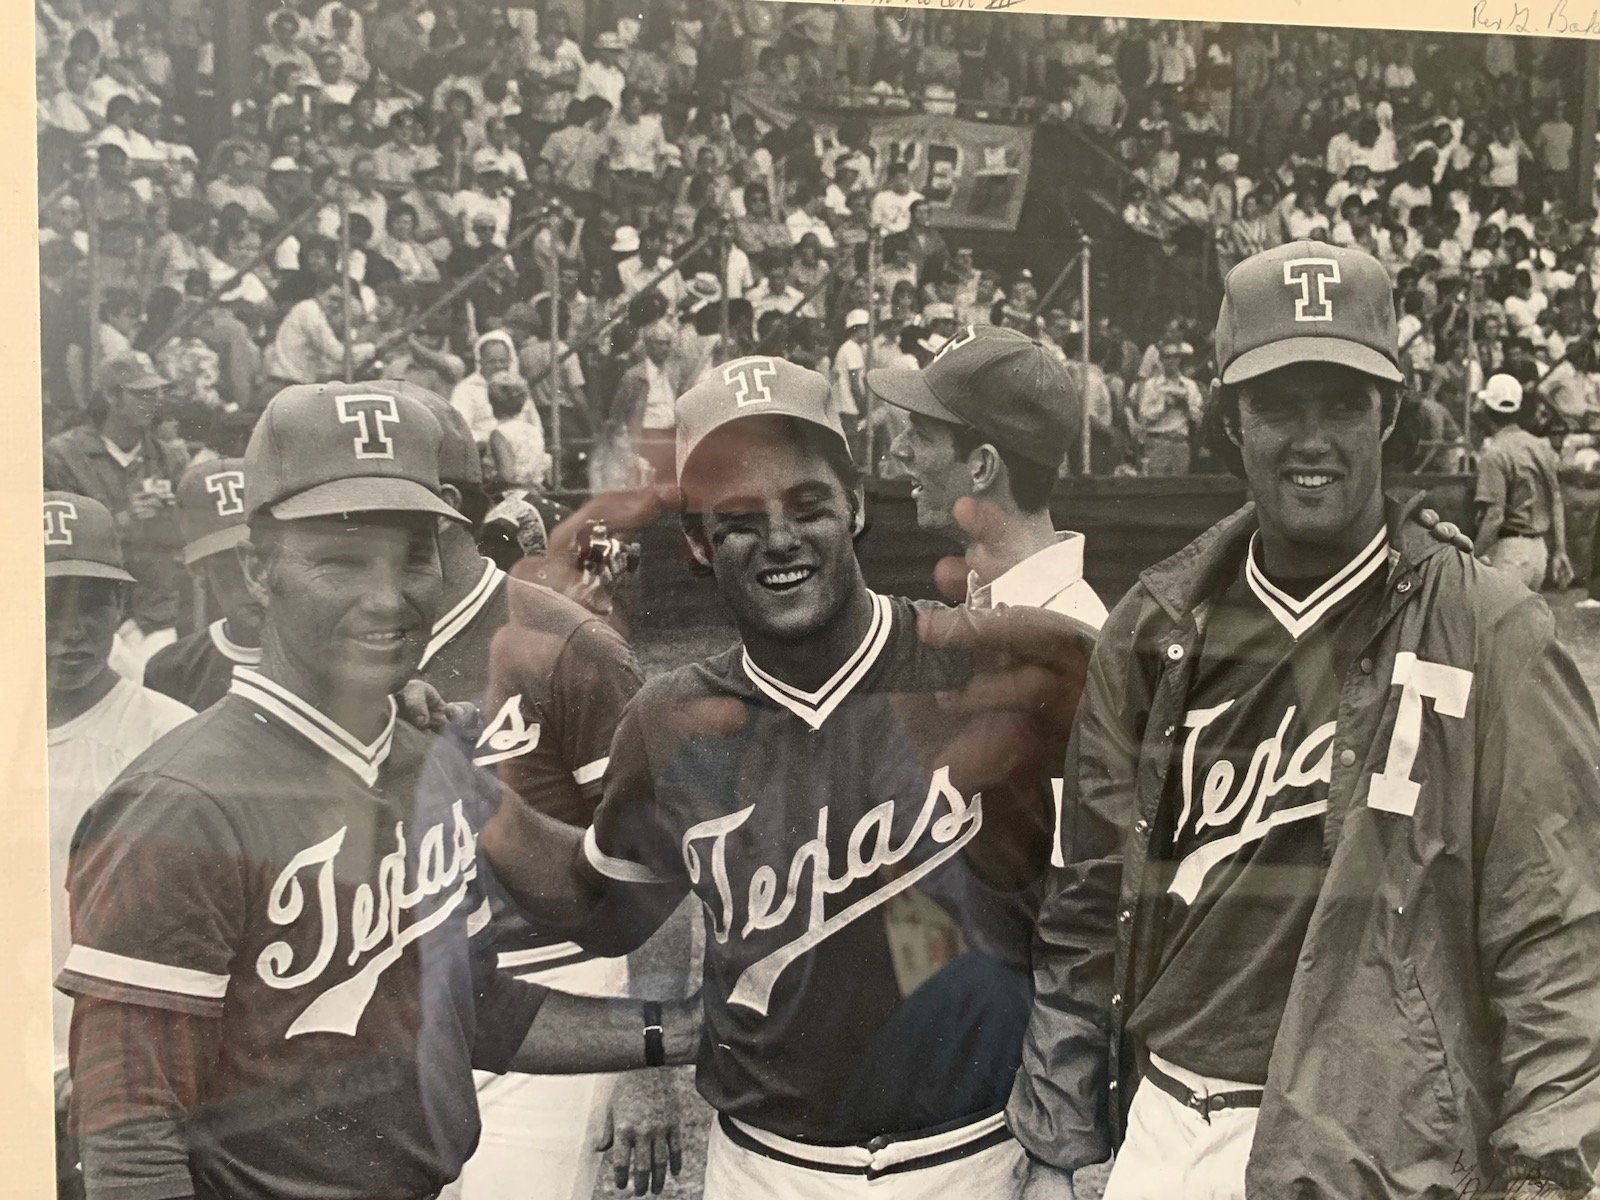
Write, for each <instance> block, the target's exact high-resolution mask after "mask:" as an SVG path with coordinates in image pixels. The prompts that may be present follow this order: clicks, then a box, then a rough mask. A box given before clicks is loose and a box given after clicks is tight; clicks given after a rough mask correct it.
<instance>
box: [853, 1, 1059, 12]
mask: <svg viewBox="0 0 1600 1200" xmlns="http://www.w3.org/2000/svg"><path fill="white" fill-rule="evenodd" d="M1027 2H1028V0H872V3H873V4H874V5H876V6H877V7H879V8H940V9H960V10H962V11H964V12H965V11H973V12H1000V11H1001V10H1003V9H1007V8H1016V7H1018V6H1019V5H1022V4H1026V3H1027ZM834 3H835V4H858V3H860V0H834Z"/></svg>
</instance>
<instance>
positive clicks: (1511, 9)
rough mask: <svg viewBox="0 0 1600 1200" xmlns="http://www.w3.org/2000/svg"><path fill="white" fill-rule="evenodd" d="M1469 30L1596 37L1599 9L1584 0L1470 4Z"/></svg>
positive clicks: (1599, 25) (1477, 0) (1508, 0)
mask: <svg viewBox="0 0 1600 1200" xmlns="http://www.w3.org/2000/svg"><path fill="white" fill-rule="evenodd" d="M1472 28H1474V29H1486V30H1492V31H1498V32H1500V33H1532V34H1541V35H1549V34H1559V35H1564V36H1571V37H1600V5H1593V4H1591V3H1586V2H1585V0H1530V3H1527V4H1523V3H1520V0H1473V4H1472Z"/></svg>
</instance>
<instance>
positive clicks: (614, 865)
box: [583, 825, 665, 883]
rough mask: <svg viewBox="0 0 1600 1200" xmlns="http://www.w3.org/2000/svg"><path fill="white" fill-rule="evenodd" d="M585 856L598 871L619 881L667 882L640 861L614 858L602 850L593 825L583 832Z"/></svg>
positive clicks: (608, 877)
mask: <svg viewBox="0 0 1600 1200" xmlns="http://www.w3.org/2000/svg"><path fill="white" fill-rule="evenodd" d="M583 856H584V858H586V859H587V860H588V862H589V865H590V866H591V867H593V868H594V869H595V870H596V871H598V872H600V874H602V875H604V876H605V877H606V878H607V879H615V880H616V881H617V882H618V883H664V882H665V880H662V879H660V878H658V877H657V876H656V875H655V874H654V873H653V872H652V871H651V870H650V869H649V868H648V867H641V866H640V865H639V864H638V863H631V862H629V861H628V860H627V859H625V858H612V857H611V856H610V855H609V854H607V853H605V852H604V851H603V850H601V849H600V843H599V842H598V841H596V840H595V836H594V826H593V825H591V826H589V828H588V829H587V830H585V831H584V834H583Z"/></svg>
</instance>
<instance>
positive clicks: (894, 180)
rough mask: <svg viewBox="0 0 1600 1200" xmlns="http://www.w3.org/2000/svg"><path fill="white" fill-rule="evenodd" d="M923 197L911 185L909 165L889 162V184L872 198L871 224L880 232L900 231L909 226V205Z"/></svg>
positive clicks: (885, 233) (886, 233)
mask: <svg viewBox="0 0 1600 1200" xmlns="http://www.w3.org/2000/svg"><path fill="white" fill-rule="evenodd" d="M922 198H923V196H922V193H921V192H919V191H915V190H914V189H913V188H912V186H911V167H910V165H909V164H907V163H904V162H892V163H890V164H889V184H888V186H887V187H886V188H884V189H883V190H882V191H881V192H879V193H878V194H877V195H875V196H873V198H872V224H873V227H874V228H875V229H877V231H878V232H879V233H881V234H884V235H886V236H887V235H888V234H891V233H901V232H903V231H904V230H906V229H909V228H910V227H911V206H912V205H913V204H915V203H916V202H917V201H918V200H921V199H922Z"/></svg>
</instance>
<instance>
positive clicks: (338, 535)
mask: <svg viewBox="0 0 1600 1200" xmlns="http://www.w3.org/2000/svg"><path fill="white" fill-rule="evenodd" d="M441 436H442V435H441V431H440V429H439V426H438V423H437V422H436V421H435V420H434V419H433V417H432V416H431V415H430V414H429V413H428V411H427V410H426V408H425V407H423V406H422V405H420V404H419V403H418V402H417V401H415V400H413V399H411V398H409V397H406V396H403V395H395V394H393V393H392V392H390V391H384V390H379V389H374V390H372V391H370V392H365V393H363V392H359V391H351V392H346V393H344V394H341V395H338V396H333V397H330V396H328V395H327V394H326V393H325V391H324V389H322V388H320V387H317V386H315V385H312V386H294V387H290V388H287V389H285V390H284V391H283V392H280V393H279V394H278V395H277V396H276V397H274V399H273V400H272V401H271V402H270V403H269V404H268V406H267V408H266V411H265V412H264V413H263V415H262V418H261V420H260V423H259V424H258V425H257V427H256V430H255V432H254V433H253V435H252V436H251V439H250V444H249V447H248V449H247V451H246V453H245V459H244V464H245V465H244V474H245V508H246V520H247V522H248V523H249V527H250V537H249V540H248V541H247V542H245V543H243V544H242V545H241V546H240V553H241V555H242V558H243V561H244V567H245V577H246V579H247V581H248V583H249V587H250V590H251V593H252V595H254V596H255V598H256V600H257V601H258V603H260V604H261V606H262V609H263V613H264V622H263V626H262V660H261V665H260V669H259V670H239V671H236V672H235V676H234V679H233V682H232V684H231V687H230V690H229V693H228V695H227V696H226V697H225V698H224V699H223V700H221V701H220V702H219V703H217V704H216V705H214V706H212V707H211V708H210V709H208V710H207V711H206V712H205V713H204V714H202V715H201V716H199V717H197V718H195V719H193V720H191V721H189V722H188V723H186V724H185V725H184V727H183V728H182V729H181V730H177V731H174V733H173V735H172V736H170V737H168V738H164V739H162V741H161V742H160V743H158V744H157V745H156V746H155V747H153V748H152V749H151V750H150V751H149V752H148V753H146V754H145V755H143V756H141V757H140V758H139V759H138V760H136V761H135V762H134V763H133V764H132V765H131V766H130V767H129V768H128V769H127V770H126V771H125V772H124V773H123V774H122V775H121V777H120V778H119V779H118V780H117V781H116V782H115V783H113V784H112V786H111V787H110V789H109V790H108V791H107V792H106V793H105V795H104V796H103V797H101V799H100V800H99V801H97V802H96V803H95V805H94V806H93V807H92V808H91V810H90V811H89V813H88V814H87V815H86V817H85V818H84V821H83V823H82V825H81V826H80V827H79V829H78V832H77V834H76V836H75V838H74V843H73V853H72V861H71V867H70V870H69V875H68V889H69V892H70V894H71V898H72V948H71V950H70V951H69V952H68V955H67V960H66V965H65V968H64V969H63V971H62V972H61V975H60V976H59V978H58V986H59V987H61V988H62V989H63V990H65V991H68V992H69V993H71V994H72V995H74V997H75V999H76V1003H75V1006H74V1011H73V1018H72V1042H71V1057H72V1081H73V1088H74V1099H73V1104H74V1125H75V1129H76V1131H77V1133H78V1135H79V1142H80V1145H81V1147H82V1156H83V1163H84V1171H85V1177H86V1182H87V1194H88V1196H89V1198H90V1200H97V1198H99V1197H111V1196H122V1195H127V1194H130V1193H132V1192H138V1193H140V1194H148V1195H162V1196H170V1197H184V1196H190V1195H193V1196H195V1197H198V1198H200V1200H222V1198H223V1197H226V1198H228V1200H255V1198H258V1197H259V1198H261V1200H265V1198H267V1197H275V1198H282V1197H296V1198H298V1197H305V1198H312V1197H314V1198H316V1200H335V1198H349V1200H357V1198H366V1197H376V1196H381V1197H384V1198H385V1200H406V1198H411V1197H419V1198H420V1197H433V1196H435V1195H437V1193H438V1191H439V1189H440V1188H441V1187H442V1186H443V1185H444V1184H445V1183H446V1182H447V1181H449V1180H450V1179H452V1178H454V1177H455V1175H456V1174H457V1173H458V1171H459V1169H460V1166H461V1164H462V1162H464V1161H465V1160H466V1158H467V1157H468V1155H469V1153H470V1152H471V1150H472V1148H473V1146H474V1144H475V1142H476V1139H477V1136H478V1117H477V1107H476V1103H475V1095H474V1090H473V1079H472V1074H471V1070H470V1068H471V1067H472V1066H478V1067H483V1068H490V1069H507V1068H511V1069H517V1070H527V1071H538V1070H575V1071H594V1070H606V1069H622V1068H625V1067H628V1066H632V1065H636V1064H639V1063H642V1062H643V1061H645V1060H646V1059H647V1058H655V1059H658V1060H660V1059H666V1060H673V1059H678V1060H682V1059H683V1058H685V1057H686V1056H687V1054H688V1053H689V1052H690V1050H691V1048H692V1045H693V1043H694V1041H695V1039H696V1037H697V1030H696V1029H695V1022H694V1019H693V1016H692V1014H690V1013H689V1012H688V1011H687V1008H686V1006H684V1005H679V1004H667V1005H665V1006H663V1011H661V1013H660V1015H659V1016H657V1015H656V1014H655V1013H654V1012H646V1011H645V1010H644V1008H643V1007H642V1006H641V1005H640V1004H638V1003H637V1002H627V1001H605V1000H595V999H584V998H576V997H566V996H557V995H553V994H551V993H549V992H548V991H547V990H546V989H544V988H541V987H539V986H537V985H533V984H527V983H522V982H520V981H518V980H516V979H513V978H512V977H510V976H509V975H507V974H504V973H502V972H499V971H497V970H494V969H493V965H492V963H489V962H487V961H485V960H486V958H487V955H486V954H485V953H484V951H485V950H487V949H492V947H489V946H485V945H484V944H483V943H484V942H485V939H483V938H475V937H474V936H473V935H474V933H475V932H477V931H480V930H482V929H485V928H488V927H489V920H488V914H487V913H486V911H485V900H486V896H485V891H484V889H485V887H486V886H487V878H486V876H487V872H486V870H485V869H484V868H483V867H482V866H481V865H480V860H479V856H478V854H477V834H476V833H475V826H474V822H473V820H472V819H471V817H470V816H469V815H468V814H469V812H470V811H471V810H472V809H473V808H474V807H475V806H476V805H478V804H480V803H482V801H483V798H482V797H481V796H480V795H478V793H477V788H478V787H479V785H480V783H481V782H482V781H483V780H484V779H485V778H486V777H485V776H484V775H483V774H482V773H481V772H478V771H475V770H474V769H473V768H472V767H471V765H470V764H468V763H466V762H464V761H460V760H459V758H458V757H456V756H453V755H452V754H451V753H450V750H451V743H450V742H449V741H448V740H445V739H431V738H430V737H429V736H428V735H426V734H424V733H422V732H421V731H419V730H416V729H413V728H411V727H410V726H408V725H406V724H405V723H398V724H397V723H396V720H395V705H394V702H393V701H392V700H391V699H390V696H391V694H392V693H393V692H394V691H395V690H396V689H397V688H398V687H399V686H400V685H401V684H402V683H403V682H404V681H405V680H407V679H408V678H409V677H410V676H411V675H412V674H413V672H414V671H415V669H416V666H417V662H418V660H419V659H420V658H421V655H422V653H423V650H424V648H425V646H426V644H427V641H428V639H429V637H430V636H431V632H432V628H433V622H434V619H435V617H436V615H437V612H438V608H439V603H440V592H441V576H440V569H439V552H438V539H437V535H436V524H437V522H438V521H439V520H440V519H444V520H449V521H459V520H460V519H461V518H460V516H459V514H457V513H456V511H455V510H454V509H453V508H452V507H451V506H450V505H449V504H447V503H446V502H445V501H444V500H443V499H442V498H441V497H440V495H439V476H438V471H439V450H440V441H441Z"/></svg>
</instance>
